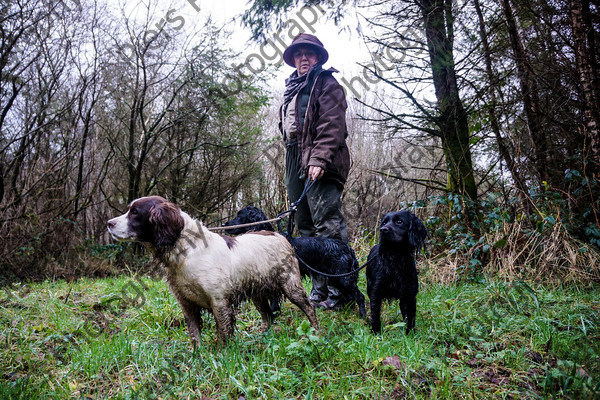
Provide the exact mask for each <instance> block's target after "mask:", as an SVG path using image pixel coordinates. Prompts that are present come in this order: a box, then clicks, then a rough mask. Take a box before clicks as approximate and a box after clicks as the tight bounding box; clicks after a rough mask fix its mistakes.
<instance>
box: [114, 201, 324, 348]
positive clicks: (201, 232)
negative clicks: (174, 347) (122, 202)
mask: <svg viewBox="0 0 600 400" xmlns="http://www.w3.org/2000/svg"><path fill="white" fill-rule="evenodd" d="M107 225H108V231H109V232H110V234H111V235H112V236H113V237H114V238H115V239H118V240H131V241H137V242H141V243H143V244H144V245H145V246H146V247H147V248H148V249H150V251H152V253H153V254H154V256H155V257H157V258H158V259H159V260H160V261H161V262H162V263H163V264H164V265H165V267H166V269H167V282H168V284H169V287H170V289H171V291H172V293H173V294H174V295H175V297H176V298H177V300H178V302H179V304H180V305H181V308H182V310H183V315H184V317H185V320H186V323H187V327H188V331H189V333H190V336H191V338H192V340H193V341H194V342H196V343H199V336H200V330H201V327H202V319H201V315H200V311H201V310H202V309H206V310H209V311H211V312H212V314H213V315H214V317H215V322H216V326H217V334H218V336H219V338H220V339H221V341H222V342H226V341H227V338H228V337H229V336H230V335H231V334H232V333H233V330H234V327H235V312H234V307H235V306H236V305H238V304H239V303H240V302H241V301H242V300H245V299H251V300H252V301H253V302H254V305H255V306H256V308H257V309H258V311H259V312H260V315H261V317H262V321H263V325H262V327H263V329H265V330H266V329H268V327H269V325H270V323H271V321H272V319H273V314H272V312H271V310H270V308H269V304H268V299H269V298H270V297H271V296H272V295H273V294H274V293H283V294H284V295H285V296H286V297H287V298H288V299H289V300H290V301H291V302H292V303H294V304H295V305H296V306H298V307H299V308H300V309H301V310H302V311H303V312H304V314H306V316H307V317H308V320H309V321H310V324H311V325H312V326H313V327H314V328H315V329H318V322H317V317H316V314H315V311H314V309H313V307H312V306H311V305H310V303H309V301H308V298H307V295H306V291H305V290H304V287H303V286H302V280H301V278H300V270H299V268H298V262H297V260H296V257H295V253H294V249H293V248H292V246H291V245H290V244H289V242H288V241H287V240H286V239H285V238H284V237H283V236H281V235H279V234H277V233H274V232H265V231H260V232H251V233H246V234H244V235H241V236H238V237H236V238H231V237H227V236H221V235H218V234H216V233H213V232H211V231H209V230H208V229H206V227H204V225H202V223H201V222H200V221H198V220H194V219H192V218H191V217H190V216H189V215H188V214H186V213H185V212H183V211H181V210H180V209H179V207H177V206H176V205H175V204H173V203H171V202H168V201H167V200H165V199H164V198H162V197H159V196H151V197H143V198H140V199H137V200H134V201H133V202H132V203H131V204H130V205H129V208H128V210H127V213H125V214H124V215H121V216H119V217H116V218H113V219H111V220H110V221H108V223H107Z"/></svg>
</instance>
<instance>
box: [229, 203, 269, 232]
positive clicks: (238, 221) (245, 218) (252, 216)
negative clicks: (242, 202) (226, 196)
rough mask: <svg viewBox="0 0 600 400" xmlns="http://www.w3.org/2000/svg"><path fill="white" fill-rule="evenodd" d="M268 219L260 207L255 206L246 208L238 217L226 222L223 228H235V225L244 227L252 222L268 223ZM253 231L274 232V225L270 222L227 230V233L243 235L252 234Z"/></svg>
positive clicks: (239, 212)
mask: <svg viewBox="0 0 600 400" xmlns="http://www.w3.org/2000/svg"><path fill="white" fill-rule="evenodd" d="M267 219H268V218H267V216H266V215H265V213H264V212H263V210H261V209H260V208H258V207H255V206H246V207H244V208H242V209H241V210H240V211H238V213H237V215H236V216H235V217H234V218H233V219H230V220H229V221H227V222H225V223H224V224H223V226H235V225H244V224H248V223H251V222H259V221H266V220H267ZM252 231H273V225H271V224H270V223H268V222H265V223H264V224H259V225H253V226H246V227H239V228H230V229H227V230H225V232H226V233H228V234H230V235H241V234H242V233H246V232H252Z"/></svg>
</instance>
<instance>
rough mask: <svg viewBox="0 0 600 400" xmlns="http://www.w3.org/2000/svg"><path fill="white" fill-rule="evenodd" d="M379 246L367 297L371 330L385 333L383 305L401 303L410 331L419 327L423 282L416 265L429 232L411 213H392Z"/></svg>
mask: <svg viewBox="0 0 600 400" xmlns="http://www.w3.org/2000/svg"><path fill="white" fill-rule="evenodd" d="M379 233H380V236H379V243H378V244H376V245H375V246H373V248H372V249H371V252H370V253H369V257H368V260H367V263H368V266H367V294H368V295H369V299H370V302H371V328H372V329H373V332H375V333H379V332H381V303H382V302H383V300H389V299H398V300H400V310H401V311H402V317H403V318H404V321H405V322H406V332H407V333H408V332H410V331H411V330H413V329H414V327H415V315H416V313H417V292H418V291H419V282H418V279H417V269H416V266H415V255H416V253H417V252H418V251H419V250H420V249H421V248H423V247H424V246H425V241H426V239H427V229H426V228H425V225H423V222H421V220H420V219H419V218H417V216H415V215H414V214H412V213H411V212H409V211H397V212H390V213H387V214H385V215H384V216H383V218H382V219H381V223H380V225H379Z"/></svg>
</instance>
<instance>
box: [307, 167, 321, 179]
mask: <svg viewBox="0 0 600 400" xmlns="http://www.w3.org/2000/svg"><path fill="white" fill-rule="evenodd" d="M324 173H325V171H324V170H323V168H321V167H316V166H314V165H310V166H309V167H308V177H309V178H310V180H311V181H316V180H317V179H320V178H321V177H322V176H323V174H324Z"/></svg>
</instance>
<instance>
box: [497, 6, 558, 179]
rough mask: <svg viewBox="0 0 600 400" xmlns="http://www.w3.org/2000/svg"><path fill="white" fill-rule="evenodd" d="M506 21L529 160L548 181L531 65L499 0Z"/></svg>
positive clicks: (510, 14)
mask: <svg viewBox="0 0 600 400" xmlns="http://www.w3.org/2000/svg"><path fill="white" fill-rule="evenodd" d="M500 3H501V4H502V9H503V11H504V16H505V18H506V24H507V28H508V36H509V40H510V45H511V47H512V49H513V52H514V55H515V64H516V67H517V72H518V79H519V87H520V89H521V95H522V96H523V111H524V113H525V119H526V122H527V128H528V131H529V136H530V139H531V146H532V148H533V164H534V166H535V170H536V173H537V175H538V179H539V181H540V182H539V183H540V185H542V181H546V182H547V181H549V180H550V177H549V173H548V144H547V139H546V135H544V133H543V132H542V129H541V127H540V99H539V95H538V88H537V83H536V81H535V76H534V72H533V67H532V66H531V63H530V62H529V58H528V57H527V53H526V52H525V47H524V46H523V41H522V39H521V36H520V34H519V31H518V30H517V22H516V20H515V16H514V14H513V10H512V7H511V5H510V2H509V0H500Z"/></svg>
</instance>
